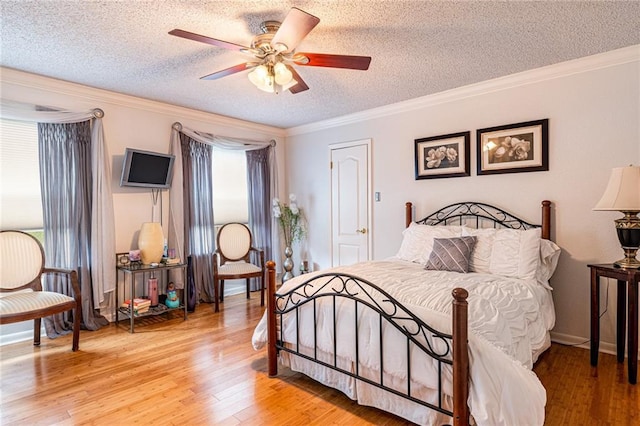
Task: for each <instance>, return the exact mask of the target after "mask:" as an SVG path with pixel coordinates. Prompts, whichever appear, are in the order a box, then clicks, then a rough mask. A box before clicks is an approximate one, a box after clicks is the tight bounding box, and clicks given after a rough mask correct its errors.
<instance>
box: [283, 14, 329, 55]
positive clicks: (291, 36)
mask: <svg viewBox="0 0 640 426" xmlns="http://www.w3.org/2000/svg"><path fill="white" fill-rule="evenodd" d="M318 22H320V18H317V17H315V16H313V15H311V14H309V13H307V12H305V11H303V10H300V9H298V8H297V7H292V8H291V10H290V11H289V13H288V14H287V16H286V17H285V18H284V21H282V24H281V25H280V28H279V29H278V31H277V32H276V34H275V35H274V36H273V39H272V40H271V46H273V48H274V49H275V50H277V51H280V52H291V51H292V50H293V49H295V48H296V46H297V45H298V43H300V41H302V39H303V38H305V37H306V36H307V34H309V33H310V32H311V30H312V29H314V28H315V26H316V25H318Z"/></svg>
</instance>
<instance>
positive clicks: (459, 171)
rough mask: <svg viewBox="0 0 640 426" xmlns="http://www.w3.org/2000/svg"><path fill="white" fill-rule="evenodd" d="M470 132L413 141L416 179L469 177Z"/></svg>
mask: <svg viewBox="0 0 640 426" xmlns="http://www.w3.org/2000/svg"><path fill="white" fill-rule="evenodd" d="M470 140H471V132H461V133H452V134H449V135H441V136H431V137H428V138H421V139H416V140H415V166H416V179H433V178H445V177H459V176H469V169H470V167H469V162H470V155H469V149H470Z"/></svg>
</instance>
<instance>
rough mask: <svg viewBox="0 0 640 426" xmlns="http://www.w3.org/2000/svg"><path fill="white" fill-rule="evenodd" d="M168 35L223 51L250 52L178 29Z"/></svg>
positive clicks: (244, 48) (238, 46)
mask: <svg viewBox="0 0 640 426" xmlns="http://www.w3.org/2000/svg"><path fill="white" fill-rule="evenodd" d="M169 34H171V35H173V36H177V37H182V38H186V39H188V40H194V41H199V42H201V43H207V44H211V45H214V46H218V47H222V48H224V49H231V50H244V51H248V50H250V48H248V47H246V46H241V45H239V44H235V43H231V42H228V41H223V40H218V39H215V38H211V37H207V36H203V35H200V34H196V33H191V32H189V31H184V30H178V29H175V30H171V31H169Z"/></svg>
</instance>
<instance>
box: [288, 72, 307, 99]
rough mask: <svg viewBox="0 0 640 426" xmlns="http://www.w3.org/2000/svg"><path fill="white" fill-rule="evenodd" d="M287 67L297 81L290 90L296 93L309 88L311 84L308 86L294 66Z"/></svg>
mask: <svg viewBox="0 0 640 426" xmlns="http://www.w3.org/2000/svg"><path fill="white" fill-rule="evenodd" d="M287 68H289V70H290V71H291V74H293V79H294V80H295V81H297V84H295V85H294V86H291V87H289V91H290V92H291V93H292V94H294V95H295V94H296V93H300V92H304V91H305V90H309V86H307V83H305V82H304V80H303V79H302V77H300V74H298V73H297V72H296V70H295V69H294V68H293V67H287Z"/></svg>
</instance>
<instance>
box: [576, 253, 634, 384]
mask: <svg viewBox="0 0 640 426" xmlns="http://www.w3.org/2000/svg"><path fill="white" fill-rule="evenodd" d="M588 266H589V268H591V374H592V375H593V376H597V375H598V347H599V345H600V277H607V278H614V279H616V280H618V289H617V292H618V300H617V305H618V306H617V308H618V309H617V311H618V312H617V314H616V349H617V358H618V362H620V363H621V362H624V342H625V339H624V338H625V311H626V312H627V313H628V323H629V327H628V330H627V340H628V342H627V362H628V369H629V383H631V384H636V381H637V375H638V282H639V281H640V269H622V268H618V267H615V266H613V264H611V263H609V264H600V265H588ZM625 287H626V290H627V291H626V292H625Z"/></svg>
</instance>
